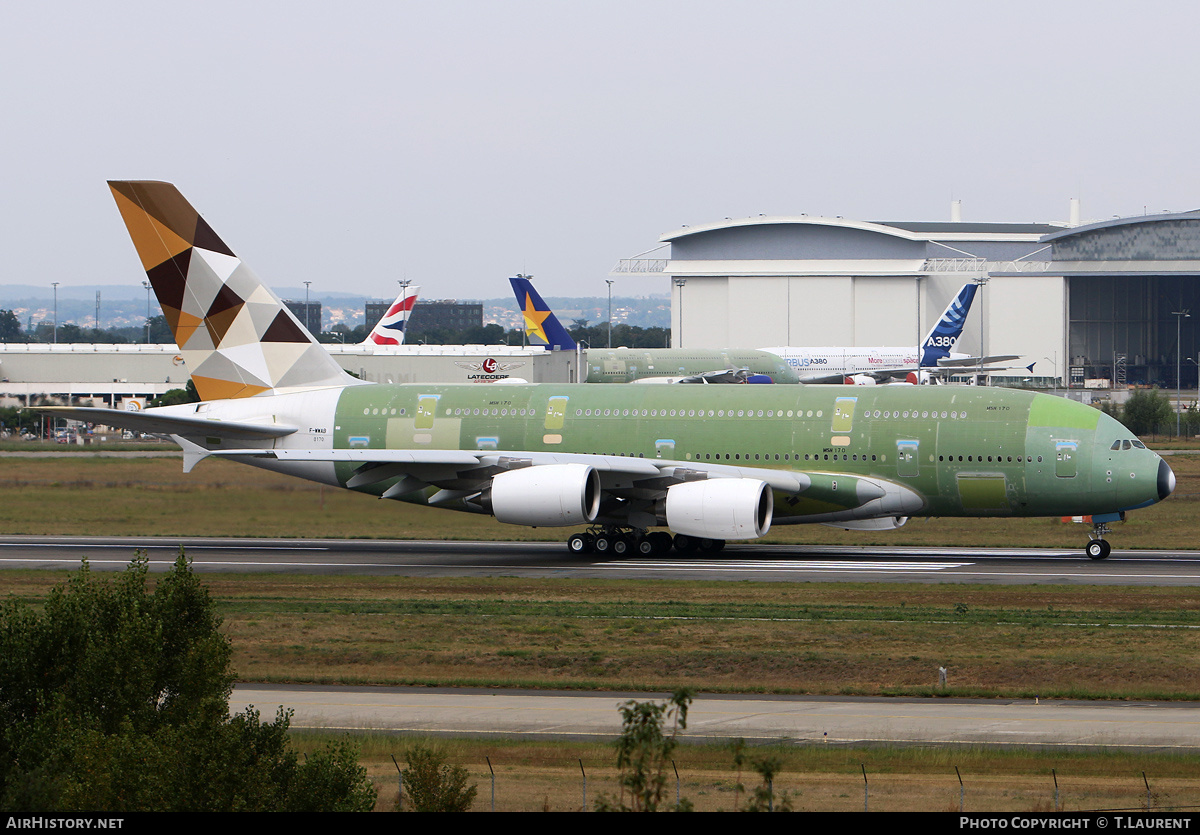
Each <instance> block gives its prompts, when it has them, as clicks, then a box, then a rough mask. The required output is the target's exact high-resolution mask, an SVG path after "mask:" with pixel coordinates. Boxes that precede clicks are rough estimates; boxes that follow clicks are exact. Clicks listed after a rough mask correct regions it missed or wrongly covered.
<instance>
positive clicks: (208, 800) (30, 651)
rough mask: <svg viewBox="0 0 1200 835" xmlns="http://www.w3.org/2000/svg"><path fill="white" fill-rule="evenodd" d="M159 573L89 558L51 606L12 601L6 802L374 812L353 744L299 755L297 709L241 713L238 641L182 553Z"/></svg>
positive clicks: (0, 759) (141, 565)
mask: <svg viewBox="0 0 1200 835" xmlns="http://www.w3.org/2000/svg"><path fill="white" fill-rule="evenodd" d="M148 573H149V563H148V560H147V558H146V555H145V553H144V552H142V553H139V554H138V556H137V557H136V558H135V559H134V560H133V562H132V563H130V565H129V568H128V569H127V570H126V571H125V572H124V573H123V574H121V575H118V576H117V577H116V578H115V579H113V580H111V581H109V580H99V579H97V578H95V577H93V576H92V573H91V571H90V570H89V568H88V565H87V563H86V562H84V564H83V566H82V567H81V568H80V570H79V571H78V572H77V573H76V574H75V575H73V576H72V577H71V578H70V579H69V580H68V581H67V582H66V583H65V584H63V585H60V586H58V587H56V588H55V589H54V590H53V591H52V592H51V594H50V595H49V597H48V599H47V600H46V603H45V605H44V606H43V607H42V610H41V611H40V612H36V611H35V610H34V609H33V608H32V607H30V606H29V605H27V604H24V603H21V602H19V601H16V600H9V601H7V602H6V603H4V604H3V607H0V808H5V809H9V810H12V811H22V812H68V811H93V812H95V811H111V812H122V813H127V812H139V811H175V812H182V811H212V812H217V811H222V812H225V811H318V810H336V811H350V810H361V811H369V810H371V809H372V808H373V807H374V803H375V790H374V788H373V787H372V786H371V784H370V782H369V781H368V780H367V778H366V772H365V770H364V769H362V768H361V767H360V766H359V765H358V763H357V761H356V758H355V756H354V753H353V752H352V751H351V750H350V749H349V748H347V747H346V746H345V745H340V746H333V747H332V748H330V749H328V750H326V751H325V752H321V753H318V754H317V755H314V756H313V757H311V758H310V759H309V760H308V762H306V763H300V762H299V761H298V758H297V756H296V754H295V753H294V752H293V751H292V750H291V749H290V745H289V740H288V726H289V723H290V721H291V714H290V712H288V711H284V710H282V709H281V710H280V711H279V713H278V714H276V716H275V721H274V722H270V723H263V722H262V721H260V719H259V714H258V712H257V711H255V710H254V709H253V708H251V709H250V710H247V711H246V712H245V713H239V714H237V715H236V716H234V717H232V718H231V717H230V716H229V695H230V693H231V691H232V687H233V675H232V673H231V672H230V670H229V659H230V655H231V649H230V645H229V640H228V639H227V638H226V637H225V636H224V635H222V634H221V633H220V631H219V627H220V624H221V620H220V618H219V617H218V616H217V614H216V611H215V607H214V604H213V602H212V599H211V598H210V597H209V595H208V591H207V590H206V589H205V588H204V587H203V586H202V585H201V583H200V581H199V580H198V579H197V578H196V577H195V575H194V574H193V573H192V570H191V565H190V563H189V562H188V560H187V558H186V557H185V556H184V554H183V552H182V551H181V552H180V555H179V558H178V559H177V560H176V562H175V565H174V568H173V569H172V570H171V572H170V573H169V574H167V575H166V576H165V577H163V578H162V579H161V580H159V582H158V583H157V586H156V587H155V589H154V591H153V592H152V593H151V592H149V591H148V590H147V585H146V581H147V576H148Z"/></svg>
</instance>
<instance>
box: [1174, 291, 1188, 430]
mask: <svg viewBox="0 0 1200 835" xmlns="http://www.w3.org/2000/svg"><path fill="white" fill-rule="evenodd" d="M1171 315H1172V316H1174V317H1175V437H1176V438H1178V437H1179V417H1180V414H1181V410H1180V408H1179V406H1180V396H1179V389H1180V384H1179V374H1180V371H1181V368H1180V366H1181V365H1182V363H1183V343H1182V342H1181V341H1180V335H1181V334H1182V333H1183V320H1184V319H1190V318H1192V314H1190V313H1188V311H1187V310H1172V311H1171Z"/></svg>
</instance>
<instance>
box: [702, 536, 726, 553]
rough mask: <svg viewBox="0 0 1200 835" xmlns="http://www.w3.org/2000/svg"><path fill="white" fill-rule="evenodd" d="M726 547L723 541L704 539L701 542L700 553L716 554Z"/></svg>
mask: <svg viewBox="0 0 1200 835" xmlns="http://www.w3.org/2000/svg"><path fill="white" fill-rule="evenodd" d="M724 547H725V540H723V539H702V540H700V552H701V553H704V554H715V553H717V552H718V551H720V550H721V549H722V548H724Z"/></svg>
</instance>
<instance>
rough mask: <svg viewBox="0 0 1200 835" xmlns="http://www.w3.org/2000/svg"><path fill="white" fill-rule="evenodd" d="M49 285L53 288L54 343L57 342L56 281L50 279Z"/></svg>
mask: <svg viewBox="0 0 1200 835" xmlns="http://www.w3.org/2000/svg"><path fill="white" fill-rule="evenodd" d="M50 286H51V287H53V288H54V344H55V345H57V344H58V282H57V281H51V282H50Z"/></svg>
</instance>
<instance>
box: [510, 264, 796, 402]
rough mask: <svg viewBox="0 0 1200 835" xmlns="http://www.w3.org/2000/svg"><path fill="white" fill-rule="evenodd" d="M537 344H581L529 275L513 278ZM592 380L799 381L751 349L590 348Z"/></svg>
mask: <svg viewBox="0 0 1200 835" xmlns="http://www.w3.org/2000/svg"><path fill="white" fill-rule="evenodd" d="M508 281H509V283H510V284H512V288H513V292H514V293H515V294H516V296H517V306H518V307H520V308H521V313H522V315H523V316H524V317H525V333H526V334H527V335H528V336H529V342H530V344H532V345H545V346H546V348H547V349H550V348H562V349H563V350H570V351H574V350H575V349H576V345H575V342H574V340H572V339H571V337H570V335H568V334H567V329H566V328H564V327H563V325H562V323H561V322H560V321H559V320H558V317H557V316H555V315H554V311H553V310H551V309H550V306H549V305H548V304H546V302H545V301H543V300H542V297H541V296H540V295H538V291H537V290H535V289H534V287H533V284H532V283H531V282H530V281H529V278H528V277H527V276H523V275H518V276H515V277H513V278H510V279H509V280H508ZM583 355H584V359H585V361H586V362H587V374H586V376H583V381H584V382H586V383H667V382H670V383H746V382H772V383H797V382H799V381H800V378H799V376H798V375H797V374H796V373H795V372H794V371H792V370H791V369H790V368H789V367H788V365H787V363H785V362H783V361H782V360H781V359H780V358H779V357H777V356H775V355H774V354H770V353H767V352H766V351H756V350H753V349H746V348H740V349H739V348H733V349H728V350H724V351H713V350H706V349H704V348H587V349H585V350H584V351H583Z"/></svg>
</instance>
